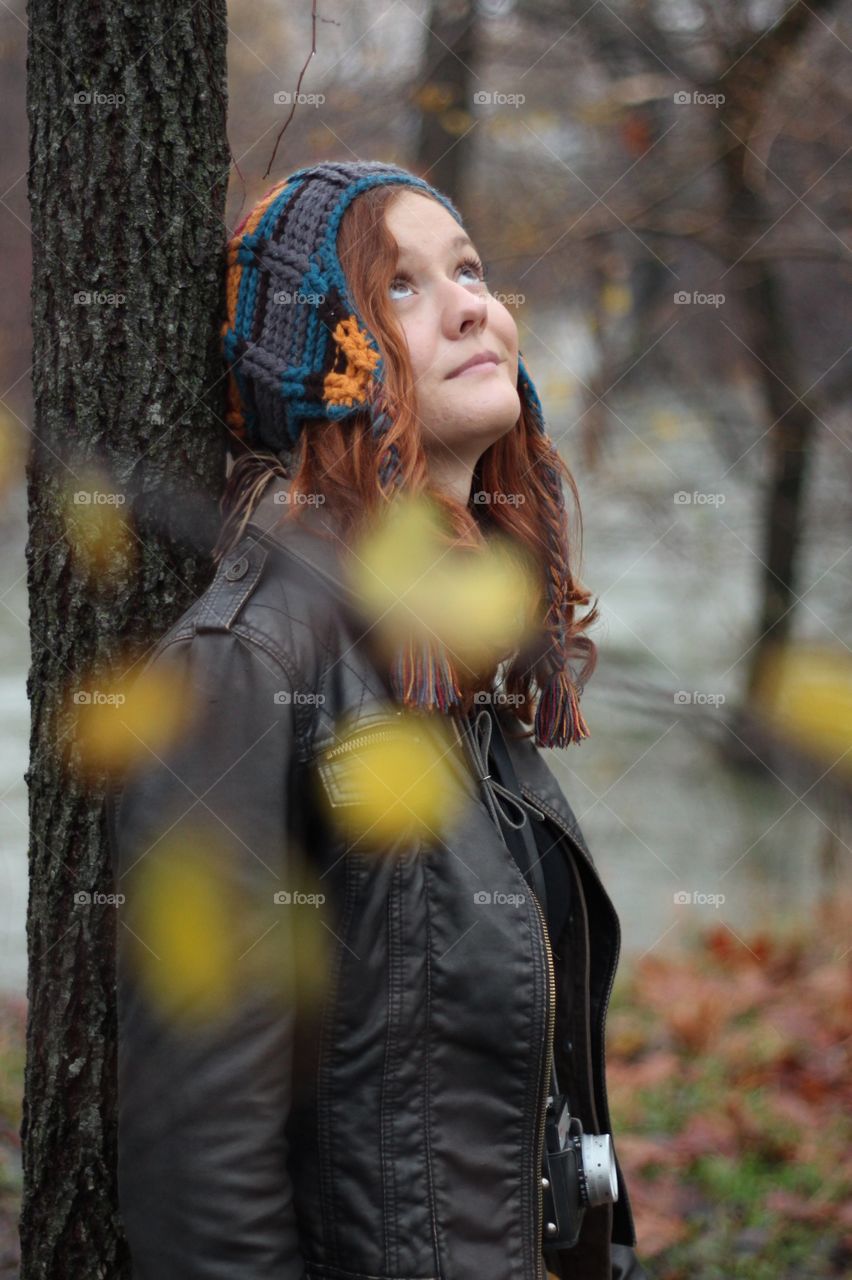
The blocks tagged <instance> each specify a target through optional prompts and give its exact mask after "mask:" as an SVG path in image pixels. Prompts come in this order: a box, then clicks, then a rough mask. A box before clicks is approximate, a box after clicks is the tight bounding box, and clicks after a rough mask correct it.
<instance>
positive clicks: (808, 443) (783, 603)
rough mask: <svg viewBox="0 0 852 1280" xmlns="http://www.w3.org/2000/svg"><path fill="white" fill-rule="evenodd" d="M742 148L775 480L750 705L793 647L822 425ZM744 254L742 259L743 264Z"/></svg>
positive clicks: (751, 308) (744, 233)
mask: <svg viewBox="0 0 852 1280" xmlns="http://www.w3.org/2000/svg"><path fill="white" fill-rule="evenodd" d="M744 166H745V153H744V150H743V148H742V147H740V146H736V147H734V148H733V149H730V150H728V152H727V153H726V154H725V156H724V158H723V161H722V172H723V174H724V176H725V180H726V185H727V192H728V199H729V211H728V226H729V231H730V233H731V245H732V250H733V256H732V262H733V263H736V265H735V266H734V268H733V276H734V279H735V281H736V287H737V295H738V298H739V301H740V302H741V304H742V308H743V314H744V315H745V317H746V322H747V326H748V331H747V332H748V337H747V342H748V346H749V348H750V349H751V352H752V354H753V356H754V367H755V374H756V376H757V378H758V380H759V381H760V383H761V385H762V388H763V396H764V400H765V403H766V409H767V414H768V417H769V427H768V429H767V435H766V440H767V446H768V468H767V470H768V475H767V479H766V485H765V488H764V493H763V501H762V506H763V511H762V518H761V529H762V531H763V545H762V546H761V548H760V551H759V552H758V554H759V556H760V562H761V574H760V582H761V592H760V616H759V619H758V626H757V639H756V641H755V643H754V645H753V646H752V648H751V650H750V653H749V668H748V678H747V682H746V694H747V699H748V701H749V702H753V701H754V700H756V699H757V698H758V697H759V695H760V694H761V692H762V690H763V689H764V682H765V679H766V676H767V670H768V669H767V663H768V661H769V660H770V659H771V657H772V655H773V654H774V653H775V652H777V650H778V649H779V648H781V647H783V646H784V645H785V644H786V643H787V641H788V640H789V636H790V631H791V626H792V622H793V617H794V609H793V606H794V604H795V602H796V599H797V596H798V591H797V560H798V553H799V548H800V546H801V541H802V532H803V528H802V526H803V514H804V502H805V496H806V487H805V482H806V478H807V470H808V461H809V454H810V449H811V447H812V440H813V434H814V426H815V420H814V416H813V414H812V412H811V410H810V409H809V408H808V406H807V404H806V403H805V402H804V401H803V400H800V399H799V394H800V391H797V388H801V386H802V379H801V373H800V368H799V361H798V358H797V354H796V351H795V348H794V344H793V341H792V339H791V336H790V328H789V324H788V321H787V304H786V300H785V298H784V296H783V290H782V288H781V284H780V282H779V280H778V278H777V274H776V272H775V269H774V268H773V265H772V262H771V261H770V260H766V259H758V260H757V261H753V260H751V259H750V258H749V254H748V252H747V251H748V249H749V248H750V247H751V246H752V245H753V244H754V242H755V241H756V240H757V239H758V238H759V237H760V236H761V234H762V233H763V232H764V231H765V229H766V227H768V226H769V225H771V221H772V218H771V216H770V211H769V209H768V208H767V207H765V205H764V202H763V200H762V199H761V197H760V196H759V195H758V194H757V193H756V192H754V191H753V190H751V188H750V187H748V186H747V185H746V182H745V179H744ZM740 254H742V255H743V260H742V261H741V262H737V258H738V257H739V256H740Z"/></svg>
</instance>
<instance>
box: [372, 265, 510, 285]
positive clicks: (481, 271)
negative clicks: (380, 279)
mask: <svg viewBox="0 0 852 1280" xmlns="http://www.w3.org/2000/svg"><path fill="white" fill-rule="evenodd" d="M457 270H458V271H459V273H460V274H461V275H464V274H465V273H467V274H468V275H472V276H473V277H474V279H475V280H477V281H478V282H479V284H485V285H487V276H486V272H485V268H484V267H483V265H482V263H481V262H480V260H479V258H465V259H463V261H461V262H460V263H459V265H458V268H457ZM398 286H400V287H402V288H404V289H410V288H411V283H410V281H408V280H406V279H405V277H404V276H396V277H395V278H394V279H393V280H391V282H390V284H389V285H388V288H389V289H396V288H397V287H398Z"/></svg>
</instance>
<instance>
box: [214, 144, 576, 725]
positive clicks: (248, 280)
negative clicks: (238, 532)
mask: <svg viewBox="0 0 852 1280" xmlns="http://www.w3.org/2000/svg"><path fill="white" fill-rule="evenodd" d="M388 184H399V185H405V186H408V187H411V188H413V189H414V190H415V191H421V192H423V193H424V194H426V195H429V196H431V197H432V198H433V199H435V200H438V201H439V202H440V203H441V204H442V205H443V206H444V207H445V208H446V209H447V210H448V211H449V212H450V213H451V214H452V216H453V217H454V218H455V219H456V221H457V222H458V223H459V225H460V226H462V227H463V226H464V224H463V222H462V218H461V215H460V214H459V212H458V210H457V209H456V208H455V206H454V205H453V204H452V202H451V201H450V200H449V199H448V197H447V196H445V195H444V194H443V193H442V192H440V191H438V190H436V188H435V187H432V186H431V185H430V184H429V183H428V182H426V181H425V180H424V179H422V178H419V177H417V176H416V175H415V174H412V173H409V172H408V171H407V170H405V169H400V168H398V167H397V166H396V165H391V164H383V163H381V162H379V161H360V160H359V161H353V162H349V161H346V162H343V161H327V162H323V163H320V164H315V165H309V166H307V167H305V168H302V169H297V170H296V171H295V172H294V173H292V174H291V175H290V176H289V177H288V178H285V179H284V180H283V181H281V182H279V183H277V184H276V185H275V186H274V187H272V189H271V190H270V191H268V192H267V193H266V195H265V196H264V197H263V198H262V199H261V200H260V201H259V202H258V204H257V205H255V207H254V208H253V209H252V210H251V211H250V212H249V214H248V215H247V217H246V218H244V219H243V221H242V222H241V223H240V225H239V226H238V227H237V229H236V231H235V232H234V234H233V236H232V237H231V239H230V240H229V242H228V246H227V260H228V270H227V306H228V312H227V319H226V321H225V322H224V324H223V325H222V343H223V351H224V355H225V360H226V362H227V365H228V370H229V374H228V393H227V394H228V407H227V413H226V422H227V425H228V427H229V428H230V430H231V431H232V432H233V434H234V435H235V436H236V437H237V439H238V440H240V441H241V442H242V443H243V444H244V445H246V446H248V447H249V448H250V449H268V450H271V451H272V452H273V453H278V454H280V455H287V454H289V453H290V452H291V451H292V450H293V449H294V447H295V446H296V444H297V442H298V439H299V436H300V434H301V432H302V430H303V429H304V427H305V426H306V424H309V423H310V421H311V420H312V419H324V420H326V419H343V418H347V417H349V416H350V415H353V414H356V413H359V412H364V411H366V412H367V413H368V414H369V417H370V421H371V423H372V428H373V433H374V436H375V438H376V439H377V440H380V439H381V436H382V435H383V434H384V432H385V431H386V430H387V428H388V426H389V425H390V419H389V417H388V413H387V410H386V408H385V406H384V403H383V399H382V390H383V385H384V366H383V359H382V354H381V352H380V350H379V346H378V343H377V341H376V339H375V337H374V336H373V334H372V333H370V332H369V331H368V329H367V327H366V325H365V324H364V322H363V320H362V318H361V316H360V314H359V312H358V310H357V308H356V306H355V303H354V301H353V299H352V297H351V295H350V293H349V287H348V284H347V280H346V277H345V275H344V273H343V268H342V267H341V264H340V261H339V259H338V256H337V236H338V231H339V229H340V223H341V219H342V217H343V214H344V213H345V211H346V209H347V207H348V206H349V204H350V203H351V202H352V201H353V200H354V199H355V198H356V197H357V196H358V195H360V194H361V192H363V191H366V190H368V189H369V188H371V187H375V186H387V185H388ZM517 386H518V394H519V396H520V397H521V398H522V400H523V401H524V403H525V405H526V408H527V412H528V415H529V417H530V419H531V421H532V423H533V424H534V428H535V430H537V431H538V432H540V433H541V435H542V436H544V437H545V438H547V437H546V431H545V427H544V420H543V414H542V408H541V402H540V401H539V398H538V395H537V393H536V390H535V387H534V386H533V383H532V379H531V378H530V376H529V373H528V372H527V369H526V366H525V364H524V361H523V357H522V356H521V355H520V353H519V355H518V384H517ZM550 450H551V456H553V445H552V443H551V444H550ZM379 457H380V463H379V478H380V481H381V483H382V485H383V486H385V487H386V488H390V489H395V488H396V487H397V486H398V485H400V484H401V482H402V475H401V471H400V466H399V458H398V455H397V451H396V447H395V446H394V445H390V446H389V447H388V448H387V449H385V450H384V451H381V452H380V454H379ZM554 461H555V457H554ZM542 480H543V482H544V484H545V486H546V487H547V488H548V490H549V492H550V494H551V496H552V500H553V514H554V520H553V522H552V523H553V529H552V530H550V531H549V533H548V537H549V538H550V541H551V571H550V572H548V574H547V577H546V582H547V596H548V601H547V603H548V610H547V634H546V638H545V640H544V644H543V646H542V648H543V653H542V656H541V657H540V658H539V659H538V662H537V665H536V670H535V675H536V681H537V684H538V686H539V688H540V689H541V697H540V698H539V701H538V706H537V710H536V722H535V734H536V742H537V743H538V745H540V746H565V745H567V744H568V743H569V742H578V741H580V739H581V738H584V737H587V736H588V729H587V727H586V724H585V722H584V720H583V716H582V713H581V711H580V707H579V693H578V691H577V689H576V687H575V685H574V683H573V681H572V679H571V676H570V672H569V669H568V654H567V636H568V625H567V620H566V616H565V604H564V601H563V595H564V592H560V590H559V587H558V584H559V582H560V581H561V574H564V571H565V566H566V565H567V553H568V541H567V516H566V512H565V503H564V495H563V492H562V483H561V479H560V477H559V474H558V471H557V470H556V469H555V467H553V466H552V465H550V464H548V465H546V466H544V468H543V474H542ZM391 679H392V682H393V686H394V690H395V693H396V694H397V695H398V696H399V698H400V700H401V701H402V702H403V703H404V704H405V705H407V706H411V707H420V708H424V709H437V710H441V711H446V710H447V709H448V708H450V707H452V706H454V705H457V704H458V703H460V701H461V697H462V695H461V690H460V689H459V687H458V685H457V683H456V680H455V677H454V674H453V669H452V665H451V663H450V662H449V661H448V659H447V656H446V654H445V653H443V651H442V650H441V649H440V646H438V647H437V649H436V648H435V647H434V646H432V645H431V644H426V643H425V642H418V641H412V642H411V644H410V645H409V646H407V648H406V651H405V652H404V653H402V654H400V655H399V656H398V658H397V661H396V662H395V663H394V667H393V670H392V672H391Z"/></svg>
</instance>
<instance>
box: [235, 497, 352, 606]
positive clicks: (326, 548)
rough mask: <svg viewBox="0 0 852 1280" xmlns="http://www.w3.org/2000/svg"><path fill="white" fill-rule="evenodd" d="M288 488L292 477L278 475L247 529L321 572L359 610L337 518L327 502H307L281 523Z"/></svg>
mask: <svg viewBox="0 0 852 1280" xmlns="http://www.w3.org/2000/svg"><path fill="white" fill-rule="evenodd" d="M289 490H290V481H289V480H287V479H284V478H283V477H282V478H276V480H275V482H274V483H273V484H271V485H270V486H269V487H268V488H267V490H266V492H265V493H264V495H263V497H262V498H261V499H260V501H259V502H258V504H257V506H256V507H255V509H254V511H253V513H252V516H251V519H250V520H249V522H248V525H247V532H248V531H249V530H251V531H252V532H253V533H255V534H256V535H258V536H260V537H261V538H262V539H263V540H264V541H266V542H273V543H275V545H276V546H278V547H281V548H282V549H283V550H284V551H285V552H286V553H287V554H288V555H290V556H292V557H293V558H294V559H296V560H298V561H300V562H301V563H302V564H304V565H306V566H307V567H308V568H309V569H311V570H312V571H313V572H314V573H317V574H319V576H320V577H321V578H322V579H323V581H324V582H325V583H326V585H327V586H328V587H329V588H330V589H331V591H332V592H333V593H334V594H335V595H336V596H337V597H338V599H339V600H340V601H341V602H342V603H344V604H346V605H348V606H349V607H350V608H352V609H355V611H356V612H358V609H357V601H358V597H357V595H356V592H355V590H354V588H353V586H352V584H351V582H350V580H349V574H348V571H347V568H346V564H345V561H344V552H345V550H346V543H345V541H344V539H343V537H342V536H341V532H340V527H339V524H338V522H337V520H336V519H335V517H334V516H333V515H332V513H331V512H330V511H329V510H327V508H326V507H325V506H324V505H316V506H307V505H306V507H305V509H304V510H303V511H300V512H299V515H298V517H297V518H296V519H293V518H288V519H287V520H286V521H285V523H284V524H279V523H278V522H279V521H280V520H281V518H282V516H283V515H284V513H285V511H286V510H287V505H286V503H287V498H288V494H289Z"/></svg>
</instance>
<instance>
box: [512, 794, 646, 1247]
mask: <svg viewBox="0 0 852 1280" xmlns="http://www.w3.org/2000/svg"><path fill="white" fill-rule="evenodd" d="M521 790H522V791H523V792H525V793H528V798H530V797H533V798H534V799H535V800H537V801H538V803H539V804H541V803H542V801H541V797H540V796H538V795H537V794H536V793H535V791H533V790H532V788H531V787H529V786H527V784H526V783H524V782H522V783H521ZM546 813H547V817H549V818H550V820H551V822H552V823H553V824H554V826H556V827H558V828H559V829H560V831H562V832H564V834H565V836H566V837H567V839H568V841H569V843H570V844H571V846H572V848H574V849H576V850H577V852H578V853H579V854H580V855H581V856H582V857H583V859H584V860H585V862H586V864H587V865H588V866H589V868H590V869H591V871H592V873H593V875H594V877H595V879H596V880H597V882H598V884H599V885H600V886H601V889H602V890H603V892H604V893H606V890H605V889H604V886H603V881H602V880H601V878H600V876H599V875H598V872H597V868H596V866H595V865H594V863H593V862H592V860H591V858H590V857H589V855H588V854H587V853H586V851H585V849H584V848H583V847H582V845H581V844H580V842H579V841H578V840H577V838H576V836H575V835H574V834H573V832H572V831H571V829H570V827H568V826H567V824H566V823H565V822H563V820H562V819H561V818H560V817H559V816H558V814H556V813H555V811H554V810H553V808H552V806H548V809H547V810H546ZM620 955H621V929H620V928H618V929H617V932H616V935H615V959H614V963H613V964H612V965H611V966H610V973H609V981H608V984H607V989H606V994H605V995H604V998H603V1001H602V1004H601V1015H600V1021H599V1028H598V1044H599V1046H600V1059H601V1077H602V1080H603V1082H604V1087H603V1092H602V1100H603V1104H604V1105H603V1125H604V1132H606V1133H611V1132H612V1121H611V1119H610V1115H609V1103H608V1101H607V1097H606V1015H607V1011H608V1008H609V998H610V995H611V994H612V988H613V984H614V982H615V974H616V970H617V969H618V959H619V956H620ZM624 1208H625V1211H626V1213H627V1218H628V1221H629V1223H630V1229H631V1233H632V1234H633V1235H634V1236H635V1235H636V1226H635V1223H634V1220H633V1213H632V1211H631V1209H630V1206H629V1205H628V1204H625V1205H624Z"/></svg>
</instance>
